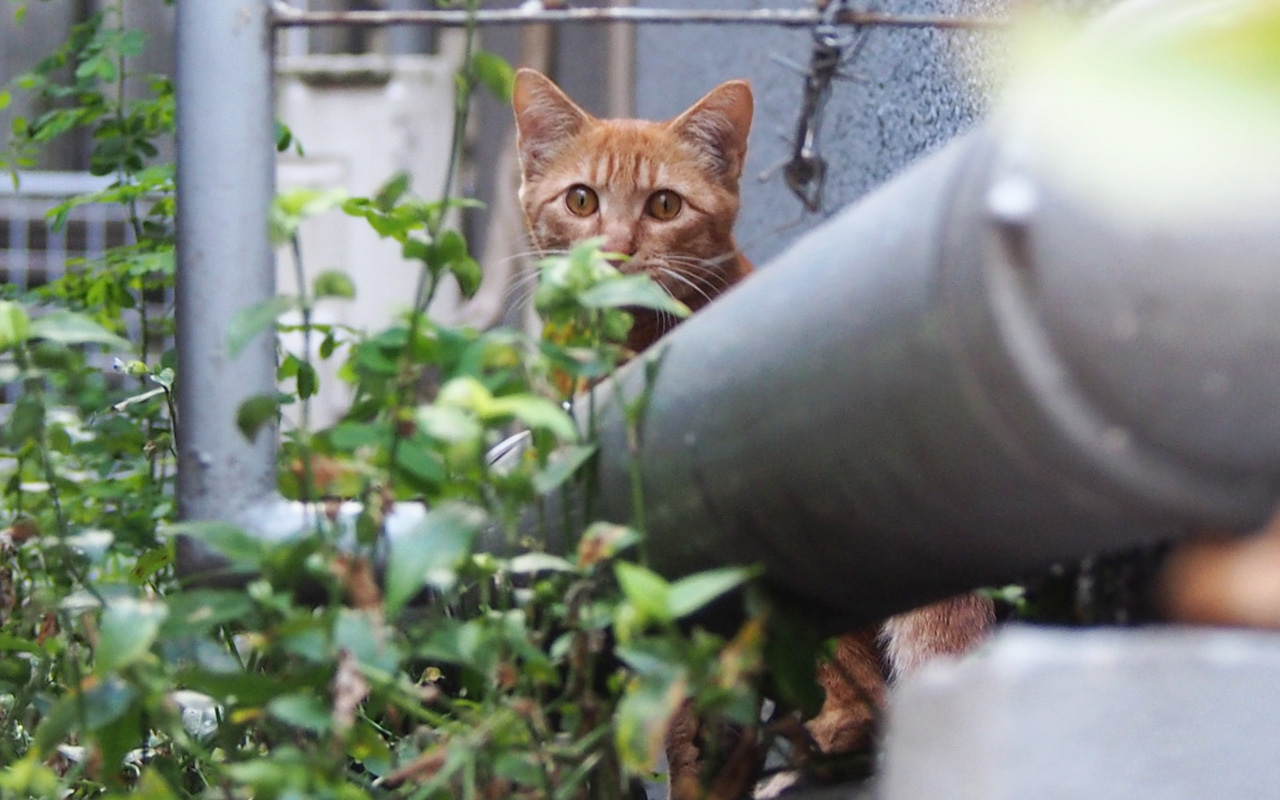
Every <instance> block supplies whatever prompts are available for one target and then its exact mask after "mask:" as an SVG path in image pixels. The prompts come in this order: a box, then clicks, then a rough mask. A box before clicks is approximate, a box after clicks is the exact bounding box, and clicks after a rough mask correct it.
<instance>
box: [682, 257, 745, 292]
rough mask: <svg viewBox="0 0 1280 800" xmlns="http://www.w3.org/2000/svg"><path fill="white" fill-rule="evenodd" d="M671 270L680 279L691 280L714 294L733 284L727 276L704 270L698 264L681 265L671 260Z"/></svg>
mask: <svg viewBox="0 0 1280 800" xmlns="http://www.w3.org/2000/svg"><path fill="white" fill-rule="evenodd" d="M671 269H672V270H673V271H675V272H678V273H680V276H681V277H682V278H689V279H691V280H696V281H698V282H699V283H701V284H702V285H703V286H705V287H706V288H707V289H709V290H711V291H712V292H715V293H716V294H719V293H720V292H722V291H724V290H725V289H728V288H729V286H730V285H732V283H733V281H731V280H730V279H729V278H728V276H726V275H722V274H720V273H719V272H714V271H712V270H708V269H705V268H704V267H702V266H701V265H700V264H681V263H678V262H676V261H674V260H672V262H671Z"/></svg>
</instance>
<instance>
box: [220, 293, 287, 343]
mask: <svg viewBox="0 0 1280 800" xmlns="http://www.w3.org/2000/svg"><path fill="white" fill-rule="evenodd" d="M297 305H298V301H297V300H296V299H295V298H292V297H284V296H277V297H272V298H271V299H269V300H264V301H263V302H261V303H256V304H254V305H251V306H249V307H247V308H242V309H240V310H239V311H237V312H236V314H235V316H234V317H232V318H231V325H230V327H229V328H228V330H227V355H229V356H231V357H232V358H235V357H236V356H238V355H240V353H242V352H243V351H244V349H245V347H247V346H248V344H249V342H251V341H253V340H254V339H255V338H256V337H257V336H258V334H260V333H262V332H263V331H265V330H267V329H269V328H272V327H273V326H274V325H275V324H276V317H279V316H280V315H281V314H283V313H284V312H286V311H289V310H291V309H293V308H296V307H297Z"/></svg>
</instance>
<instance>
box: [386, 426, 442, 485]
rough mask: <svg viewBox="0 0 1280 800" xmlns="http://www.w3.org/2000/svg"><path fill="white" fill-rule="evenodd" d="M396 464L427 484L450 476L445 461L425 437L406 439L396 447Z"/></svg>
mask: <svg viewBox="0 0 1280 800" xmlns="http://www.w3.org/2000/svg"><path fill="white" fill-rule="evenodd" d="M396 466H397V467H399V468H401V469H403V470H404V471H405V472H407V473H408V474H409V475H410V476H412V477H414V478H417V479H418V480H420V481H423V482H425V483H427V484H431V485H435V484H439V483H441V482H442V481H444V480H445V478H447V477H448V475H447V473H446V472H445V468H444V461H443V459H441V457H440V454H439V453H438V452H436V450H435V448H433V447H431V446H430V445H429V444H428V443H427V441H426V440H425V438H424V437H421V436H415V437H414V438H412V439H404V440H402V441H401V442H400V446H399V447H398V448H397V449H396Z"/></svg>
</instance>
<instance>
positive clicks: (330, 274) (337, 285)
mask: <svg viewBox="0 0 1280 800" xmlns="http://www.w3.org/2000/svg"><path fill="white" fill-rule="evenodd" d="M312 291H314V293H315V296H316V297H341V298H344V299H346V300H350V299H352V298H354V297H355V296H356V285H355V282H354V281H352V280H351V276H349V275H347V273H345V272H342V271H341V270H336V269H335V270H328V271H326V272H321V273H320V274H319V275H317V276H316V280H315V284H314V288H313V290H312Z"/></svg>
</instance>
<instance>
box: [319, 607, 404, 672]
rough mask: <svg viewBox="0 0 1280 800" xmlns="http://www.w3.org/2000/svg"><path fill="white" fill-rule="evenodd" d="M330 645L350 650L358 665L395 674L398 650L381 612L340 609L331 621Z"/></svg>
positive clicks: (398, 657) (398, 661)
mask: <svg viewBox="0 0 1280 800" xmlns="http://www.w3.org/2000/svg"><path fill="white" fill-rule="evenodd" d="M333 645H334V647H336V648H338V649H340V650H346V651H348V652H350V653H351V655H352V656H354V657H355V659H356V661H358V662H360V663H361V664H367V665H369V666H371V667H376V668H377V669H380V670H382V671H383V672H386V673H388V674H394V673H395V671H396V668H397V667H398V666H399V664H400V652H399V650H398V649H397V648H396V645H395V642H394V641H393V640H392V637H391V631H390V629H389V628H388V626H387V625H386V623H385V622H383V621H382V613H381V611H360V610H358V609H354V608H343V609H340V610H339V611H338V618H337V620H336V621H335V622H334V624H333Z"/></svg>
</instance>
